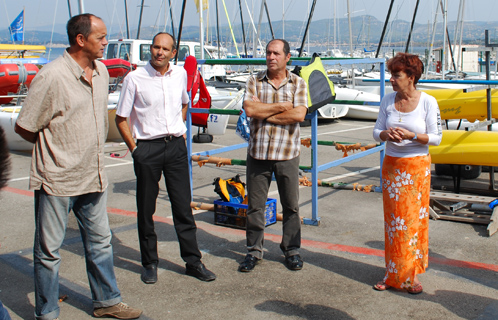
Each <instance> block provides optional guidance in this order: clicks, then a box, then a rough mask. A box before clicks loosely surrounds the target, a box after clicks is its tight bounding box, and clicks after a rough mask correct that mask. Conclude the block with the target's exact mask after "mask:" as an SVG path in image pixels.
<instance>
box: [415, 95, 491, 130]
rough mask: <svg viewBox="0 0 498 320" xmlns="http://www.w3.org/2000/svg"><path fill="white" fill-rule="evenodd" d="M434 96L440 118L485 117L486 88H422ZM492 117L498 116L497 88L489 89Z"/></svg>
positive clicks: (475, 118)
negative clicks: (467, 89) (474, 89)
mask: <svg viewBox="0 0 498 320" xmlns="http://www.w3.org/2000/svg"><path fill="white" fill-rule="evenodd" d="M422 91H424V92H425V93H427V94H428V95H431V96H433V97H434V98H436V100H437V103H438V105H439V110H440V111H441V119H443V120H447V119H466V120H468V121H469V122H474V121H475V120H484V119H486V118H487V102H486V90H478V91H471V92H464V90H463V89H437V90H422ZM491 107H492V118H498V89H491Z"/></svg>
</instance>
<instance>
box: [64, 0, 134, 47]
mask: <svg viewBox="0 0 498 320" xmlns="http://www.w3.org/2000/svg"><path fill="white" fill-rule="evenodd" d="M68 2H69V0H68ZM124 7H125V19H126V39H130V25H129V23H128V4H127V3H126V0H124Z"/></svg>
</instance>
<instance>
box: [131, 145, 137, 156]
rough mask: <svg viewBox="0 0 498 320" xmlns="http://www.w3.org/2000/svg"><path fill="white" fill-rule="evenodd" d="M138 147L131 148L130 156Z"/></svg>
mask: <svg viewBox="0 0 498 320" xmlns="http://www.w3.org/2000/svg"><path fill="white" fill-rule="evenodd" d="M137 148H138V146H135V148H133V150H131V154H133V152H135V150H137Z"/></svg>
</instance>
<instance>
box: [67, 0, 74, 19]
mask: <svg viewBox="0 0 498 320" xmlns="http://www.w3.org/2000/svg"><path fill="white" fill-rule="evenodd" d="M67 9H68V10H69V18H72V17H73V14H72V13H71V1H70V0H67Z"/></svg>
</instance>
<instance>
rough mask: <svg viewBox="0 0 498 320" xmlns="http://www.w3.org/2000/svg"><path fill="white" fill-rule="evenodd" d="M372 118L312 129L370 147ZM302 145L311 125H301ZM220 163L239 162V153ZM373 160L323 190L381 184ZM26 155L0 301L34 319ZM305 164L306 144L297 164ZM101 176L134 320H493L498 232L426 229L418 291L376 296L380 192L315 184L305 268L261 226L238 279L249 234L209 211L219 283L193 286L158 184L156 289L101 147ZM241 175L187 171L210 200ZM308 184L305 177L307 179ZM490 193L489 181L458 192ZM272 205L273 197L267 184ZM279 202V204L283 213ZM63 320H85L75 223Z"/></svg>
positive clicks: (120, 178)
mask: <svg viewBox="0 0 498 320" xmlns="http://www.w3.org/2000/svg"><path fill="white" fill-rule="evenodd" d="M373 125H374V123H373V122H370V121H354V120H348V119H341V120H337V121H328V122H320V125H319V128H318V134H319V137H318V139H319V140H329V141H341V142H361V143H371V142H373V139H372V129H373ZM301 130H302V137H309V136H310V134H311V128H310V127H303V128H302V129H301ZM240 143H242V140H241V139H240V138H239V137H238V136H236V135H235V133H234V127H233V125H229V128H228V129H227V132H226V134H225V135H223V136H215V138H214V141H213V142H212V143H207V144H194V146H193V148H194V151H195V152H201V151H206V150H211V149H216V148H220V147H226V146H230V145H235V144H240ZM217 156H220V157H227V158H231V159H245V157H246V150H245V149H238V150H233V151H230V152H226V153H223V154H220V155H217ZM342 156H343V154H342V152H340V151H337V150H335V148H334V147H330V146H319V159H318V162H319V164H325V163H328V162H330V161H332V160H336V159H341V158H342ZM379 159H380V157H379V154H378V153H375V154H372V155H369V156H367V157H364V158H361V159H358V160H355V161H351V162H348V163H345V164H343V165H341V166H338V167H333V168H330V169H327V170H325V171H323V172H320V174H319V178H320V179H322V180H324V181H329V182H344V183H348V184H353V183H355V184H356V183H357V184H360V185H368V186H378V185H379V176H380V172H379V170H380V169H379V166H380V163H379V161H380V160H379ZM30 161H31V156H30V154H29V153H23V152H15V153H12V172H11V181H10V183H9V185H8V187H7V188H5V189H3V190H2V191H1V192H0V202H1V209H0V270H1V272H0V300H1V301H2V302H3V304H4V305H5V306H6V308H7V309H8V311H9V313H10V315H11V317H12V319H33V313H34V307H33V306H34V287H33V259H32V245H33V231H34V214H33V193H32V192H31V191H29V190H28V178H27V177H28V175H29V168H30ZM310 163H311V151H310V149H308V148H305V147H303V150H302V156H301V164H302V165H309V164H310ZM106 167H107V173H108V176H109V182H110V184H109V188H108V191H109V193H108V213H109V221H110V225H111V229H112V231H113V246H114V256H115V272H116V276H117V280H118V286H119V288H120V290H121V292H122V296H123V300H124V302H126V303H128V304H129V305H131V306H133V307H137V308H141V309H143V311H144V313H143V315H142V316H141V318H140V319H258V320H259V319H380V318H383V319H481V320H482V319H497V318H498V235H497V234H495V235H494V236H491V237H488V236H487V232H486V226H485V225H474V224H468V223H458V222H451V221H443V220H431V221H430V223H429V229H430V231H429V235H430V240H429V256H430V261H429V268H428V270H427V272H426V273H425V274H422V275H420V279H421V281H422V284H423V287H424V292H423V293H422V294H419V295H410V294H408V293H407V292H405V291H397V290H388V291H384V292H377V291H374V290H373V289H372V285H373V284H375V283H376V282H377V281H379V280H381V279H382V277H383V275H384V266H385V264H384V252H383V246H384V233H383V230H384V221H383V213H382V194H381V193H378V192H368V193H367V192H362V191H353V190H339V189H333V188H328V187H319V188H318V216H319V218H320V223H319V225H318V226H310V225H303V226H302V239H303V241H302V249H301V256H302V257H303V259H304V261H305V264H304V268H303V270H301V271H290V270H288V269H286V267H285V266H284V264H283V255H282V253H281V252H280V249H279V243H280V240H281V234H282V225H281V222H277V223H276V224H273V225H271V226H268V227H267V229H266V235H265V239H266V241H265V249H266V251H265V256H264V261H263V262H262V263H261V264H260V265H258V266H256V268H255V270H254V271H253V272H250V273H240V272H238V271H237V267H238V264H239V262H240V261H242V260H243V258H244V256H245V253H246V250H245V231H244V230H240V229H235V228H229V227H224V226H219V225H216V224H215V223H214V213H213V212H212V211H206V210H195V211H194V213H195V217H196V221H197V227H198V242H199V246H200V248H201V251H202V253H203V259H202V260H203V262H204V263H205V265H206V266H207V267H208V268H209V269H210V270H212V271H213V272H215V273H216V274H217V279H216V281H213V282H208V283H205V282H201V281H199V280H197V279H195V278H192V277H189V276H186V275H185V266H184V262H183V261H182V259H181V258H180V254H179V248H178V241H177V238H176V234H175V232H174V228H173V224H172V218H171V209H170V205H169V200H168V195H167V192H166V191H165V187H164V183H163V182H161V189H160V193H159V198H158V201H157V212H156V215H155V219H156V231H157V233H158V237H159V244H158V249H159V257H160V262H159V271H158V278H159V280H158V282H157V283H156V284H154V285H146V284H144V283H143V282H142V281H141V280H140V273H141V263H140V252H139V246H138V240H137V230H136V205H135V176H134V173H133V165H132V160H131V157H130V155H129V154H128V153H127V151H126V147H125V146H123V145H120V144H118V143H113V144H109V145H108V146H107V147H106ZM236 174H240V175H241V178H242V180H243V181H245V167H243V166H221V167H217V166H216V165H214V164H206V165H204V166H202V167H200V166H199V165H198V164H197V163H194V164H193V177H194V178H193V198H194V199H193V200H194V201H195V202H202V203H206V204H212V203H213V201H214V200H216V199H218V196H217V195H216V193H215V192H214V186H213V185H212V183H213V181H214V179H215V178H216V177H221V178H224V179H226V178H230V177H233V176H235V175H236ZM305 175H306V176H307V177H308V178H311V174H309V173H305ZM434 180H435V181H436V180H437V183H438V185H452V183H453V182H452V180H451V178H449V177H434ZM465 184H472V186H473V187H476V188H482V189H483V190H485V189H487V187H488V184H489V181H488V176H487V174H486V173H483V174H482V176H481V177H480V178H479V179H475V180H473V181H464V182H462V185H463V186H465ZM270 197H271V198H276V199H278V192H277V191H276V185H275V183H272V186H271V190H270ZM299 203H300V212H301V216H302V217H304V218H312V196H311V188H310V187H304V186H303V187H301V189H300V200H299ZM279 210H280V205H278V206H277V211H278V212H279ZM61 256H62V264H61V269H60V295H61V296H65V297H66V299H65V300H64V301H62V302H60V307H61V314H60V319H72V320H73V319H89V318H92V316H91V313H92V302H91V296H90V292H89V288H88V280H87V276H86V272H85V260H84V254H83V247H82V243H81V240H80V236H79V230H78V225H77V222H76V219H75V218H74V216H73V215H71V218H70V219H69V223H68V228H67V233H66V238H65V242H64V245H63V247H62V249H61Z"/></svg>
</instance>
